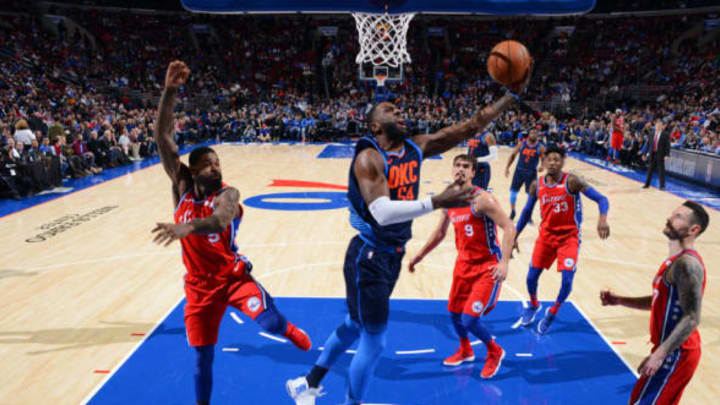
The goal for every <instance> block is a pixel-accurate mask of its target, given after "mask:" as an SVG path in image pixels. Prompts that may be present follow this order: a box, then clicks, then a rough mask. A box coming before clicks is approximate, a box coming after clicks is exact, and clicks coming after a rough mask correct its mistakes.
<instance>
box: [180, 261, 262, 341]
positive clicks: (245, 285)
mask: <svg viewBox="0 0 720 405" xmlns="http://www.w3.org/2000/svg"><path fill="white" fill-rule="evenodd" d="M185 297H186V298H187V303H186V304H185V329H186V332H187V338H188V342H189V343H190V346H205V345H214V344H215V343H217V338H218V331H219V330H220V321H221V320H222V317H223V315H224V314H225V309H226V308H227V306H228V305H231V306H233V307H235V308H237V309H239V310H240V311H242V312H243V313H245V315H247V316H249V317H250V318H252V319H253V320H254V319H255V318H256V317H257V316H258V315H260V313H262V312H263V311H264V310H265V309H267V307H268V300H269V299H272V298H270V296H269V295H268V294H267V293H266V292H265V290H264V289H263V288H262V286H261V285H260V284H259V283H257V282H256V281H255V279H253V278H252V276H251V275H249V274H247V273H243V274H241V275H240V276H239V277H236V278H232V279H226V280H216V279H199V278H195V277H192V276H186V277H185Z"/></svg>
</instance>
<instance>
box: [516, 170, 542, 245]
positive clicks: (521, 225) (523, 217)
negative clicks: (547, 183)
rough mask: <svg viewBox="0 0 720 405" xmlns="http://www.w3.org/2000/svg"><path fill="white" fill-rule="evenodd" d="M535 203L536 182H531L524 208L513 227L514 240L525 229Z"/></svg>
mask: <svg viewBox="0 0 720 405" xmlns="http://www.w3.org/2000/svg"><path fill="white" fill-rule="evenodd" d="M536 203H537V180H533V182H532V183H530V188H529V189H528V199H527V202H526V203H525V207H523V210H522V213H521V214H520V218H519V219H518V222H517V225H515V231H516V235H515V238H516V239H517V237H518V236H520V233H522V231H523V229H525V225H527V223H528V221H530V218H531V217H532V212H533V209H534V208H535V204H536Z"/></svg>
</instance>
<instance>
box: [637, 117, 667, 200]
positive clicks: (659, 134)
mask: <svg viewBox="0 0 720 405" xmlns="http://www.w3.org/2000/svg"><path fill="white" fill-rule="evenodd" d="M649 141H650V143H649V145H648V156H649V158H650V159H649V161H648V172H647V178H646V179H645V185H644V186H643V188H648V187H650V180H652V176H653V172H654V171H655V169H656V168H657V171H658V177H659V178H660V190H664V189H665V159H666V158H667V157H668V156H670V132H669V131H667V130H665V125H664V124H663V122H662V120H661V119H660V118H658V119H656V120H655V133H654V134H653V136H652V138H651V139H649Z"/></svg>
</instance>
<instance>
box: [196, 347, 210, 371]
mask: <svg viewBox="0 0 720 405" xmlns="http://www.w3.org/2000/svg"><path fill="white" fill-rule="evenodd" d="M214 357H215V345H206V346H195V363H196V365H197V371H198V372H203V371H207V370H209V369H210V367H212V363H213V358H214Z"/></svg>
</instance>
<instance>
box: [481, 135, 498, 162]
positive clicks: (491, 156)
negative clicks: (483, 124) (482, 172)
mask: <svg viewBox="0 0 720 405" xmlns="http://www.w3.org/2000/svg"><path fill="white" fill-rule="evenodd" d="M485 143H487V146H488V155H487V156H481V157H479V158H477V162H478V163H489V162H492V161H494V160H497V158H498V147H497V141H496V140H495V135H493V134H490V133H488V134H487V135H485Z"/></svg>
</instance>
